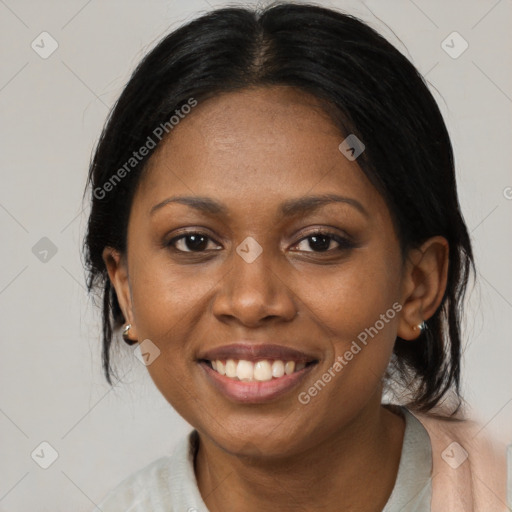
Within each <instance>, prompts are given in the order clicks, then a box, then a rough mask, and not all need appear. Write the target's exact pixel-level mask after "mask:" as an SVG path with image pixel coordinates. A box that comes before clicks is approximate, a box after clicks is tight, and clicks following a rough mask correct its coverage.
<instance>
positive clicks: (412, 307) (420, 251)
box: [397, 236, 449, 340]
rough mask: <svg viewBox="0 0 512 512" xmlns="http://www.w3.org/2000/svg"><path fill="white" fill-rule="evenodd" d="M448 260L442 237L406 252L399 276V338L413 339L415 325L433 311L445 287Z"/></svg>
mask: <svg viewBox="0 0 512 512" xmlns="http://www.w3.org/2000/svg"><path fill="white" fill-rule="evenodd" d="M448 263H449V245H448V241H447V240H446V238H444V237H442V236H434V237H432V238H429V239H428V240H427V241H426V242H424V243H423V244H422V245H421V246H420V247H419V248H415V249H412V250H411V251H409V254H408V256H407V259H406V264H405V267H404V275H403V279H402V297H401V302H400V303H401V304H402V311H401V315H400V320H399V324H398V332H397V335H398V336H399V337H400V338H402V339H404V340H413V339H416V338H417V337H418V336H419V335H420V333H421V331H420V330H419V328H418V325H419V324H421V323H422V322H423V321H426V320H428V319H429V318H430V317H431V316H432V315H433V314H434V313H435V312H436V310H437V308H438V307H439V305H440V304H441V301H442V299H443V295H444V292H445V290H446V283H447V279H448Z"/></svg>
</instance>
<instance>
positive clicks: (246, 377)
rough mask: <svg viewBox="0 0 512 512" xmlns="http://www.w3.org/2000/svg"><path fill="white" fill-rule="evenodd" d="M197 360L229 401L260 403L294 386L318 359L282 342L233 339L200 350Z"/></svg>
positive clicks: (275, 397) (211, 382)
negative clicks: (220, 345)
mask: <svg viewBox="0 0 512 512" xmlns="http://www.w3.org/2000/svg"><path fill="white" fill-rule="evenodd" d="M197 362H198V363H199V365H200V367H202V369H203V371H204V375H205V376H206V378H207V380H208V382H209V383H210V384H213V386H214V387H215V388H216V389H217V390H218V391H220V392H221V393H222V394H223V395H225V396H226V397H227V398H228V399H230V400H231V401H234V402H242V403H263V402H268V401H273V400H276V399H278V398H279V397H280V396H281V395H284V394H286V393H289V392H290V391H291V390H293V389H294V388H296V387H297V386H298V385H299V383H300V382H302V380H303V379H304V378H305V377H306V375H308V374H309V373H310V371H311V369H312V367H313V366H315V365H316V363H318V359H317V357H316V356H315V355H314V354H311V353H307V352H303V351H300V350H297V349H292V348H289V347H286V346H284V345H275V344H259V345H255V344H249V343H234V344H231V345H224V346H222V347H217V348H213V349H210V350H207V351H205V352H202V353H201V354H200V356H199V358H198V361H197Z"/></svg>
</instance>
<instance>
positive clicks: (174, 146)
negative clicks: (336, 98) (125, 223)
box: [138, 87, 382, 206]
mask: <svg viewBox="0 0 512 512" xmlns="http://www.w3.org/2000/svg"><path fill="white" fill-rule="evenodd" d="M344 138H345V136H344V135H343V134H342V133H341V131H340V129H339V128H338V127H337V126H336V125H335V124H334V122H333V121H332V119H331V118H330V117H329V116H328V114H327V113H326V112H325V110H324V109H323V108H322V106H321V104H320V103H319V101H318V100H316V99H315V98H314V97H313V96H311V95H309V94H306V93H304V92H301V91H298V90H296V89H293V88H290V87H272V88H263V87H262V88H254V89H245V90H241V91H237V92H231V93H224V94H221V95H218V96H215V97H212V98H209V99H208V100H206V101H204V102H202V103H201V102H199V104H198V105H197V106H196V107H195V108H194V109H193V110H192V112H191V113H190V114H189V115H188V116H186V117H185V118H184V119H181V120H180V122H179V124H178V125H177V126H175V127H174V128H173V130H172V131H171V133H170V134H169V136H168V137H167V138H166V139H164V140H163V141H162V143H161V145H160V147H159V148H158V150H157V151H156V152H155V154H154V155H153V156H152V158H151V159H150V161H149V163H148V166H147V169H146V173H145V176H144V179H143V180H142V182H141V185H140V189H139V192H138V196H139V199H140V200H142V201H150V200H151V201H152V202H153V203H156V202H158V200H159V199H160V200H163V199H165V197H166V195H175V194H176V193H186V194H187V195H194V194H195V195H201V196H211V197H216V198H219V200H223V199H225V200H226V201H229V200H231V201H232V202H233V201H236V200H237V199H238V200H240V201H247V198H253V199H254V200H255V201H260V204H263V203H262V202H261V201H262V200H263V199H264V201H265V203H266V202H268V201H271V200H272V198H276V200H277V198H280V199H282V198H284V197H292V196H293V197H296V196H301V195H304V194H308V193H315V194H317V193H318V194H321V193H343V194H344V195H353V196H357V198H358V200H359V201H361V202H363V203H366V204H368V205H371V204H374V205H375V204H378V205H379V204H380V206H382V199H381V198H380V196H379V194H378V193H377V192H376V190H375V189H374V187H373V186H372V185H371V184H370V182H369V181H368V179H367V178H366V176H365V175H364V173H363V172H362V171H361V169H360V168H359V166H358V165H357V162H356V161H349V160H348V159H347V158H345V156H344V155H343V154H342V153H341V152H340V151H339V149H338V146H339V145H340V143H341V142H342V141H343V139H344Z"/></svg>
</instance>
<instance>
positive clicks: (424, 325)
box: [412, 320, 427, 334]
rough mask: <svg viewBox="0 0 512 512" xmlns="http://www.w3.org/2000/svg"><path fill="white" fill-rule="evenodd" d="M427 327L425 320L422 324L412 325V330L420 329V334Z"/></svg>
mask: <svg viewBox="0 0 512 512" xmlns="http://www.w3.org/2000/svg"><path fill="white" fill-rule="evenodd" d="M426 328H427V324H426V323H425V321H424V320H423V321H422V322H421V324H418V325H413V326H412V330H413V331H417V330H418V329H419V331H420V334H421V333H422V332H423V331H424V330H425V329H426Z"/></svg>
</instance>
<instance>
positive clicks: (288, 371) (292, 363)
mask: <svg viewBox="0 0 512 512" xmlns="http://www.w3.org/2000/svg"><path fill="white" fill-rule="evenodd" d="M293 370H295V361H288V362H287V363H286V364H285V365H284V373H286V375H291V374H292V373H293Z"/></svg>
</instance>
